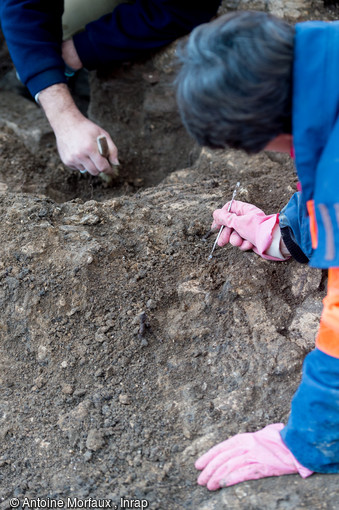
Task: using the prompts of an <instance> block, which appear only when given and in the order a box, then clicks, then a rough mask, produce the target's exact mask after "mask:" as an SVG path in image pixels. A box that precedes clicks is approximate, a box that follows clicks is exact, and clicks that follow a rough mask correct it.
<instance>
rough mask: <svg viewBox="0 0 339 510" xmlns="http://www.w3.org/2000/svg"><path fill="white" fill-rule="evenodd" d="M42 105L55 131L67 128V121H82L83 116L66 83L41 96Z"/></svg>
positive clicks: (50, 88)
mask: <svg viewBox="0 0 339 510" xmlns="http://www.w3.org/2000/svg"><path fill="white" fill-rule="evenodd" d="M39 103H40V104H41V106H42V108H43V110H44V112H45V114H46V117H47V119H48V121H49V123H50V124H51V126H52V128H53V131H54V132H57V131H58V130H59V129H60V128H62V129H64V128H65V123H66V122H67V119H72V121H73V120H77V119H79V120H80V119H82V118H83V115H82V113H81V112H80V111H79V109H78V107H77V106H76V104H75V102H74V100H73V98H72V96H71V93H70V91H69V89H68V87H67V85H66V84H64V83H57V84H56V85H52V86H51V87H48V88H47V89H44V90H42V91H41V92H40V94H39Z"/></svg>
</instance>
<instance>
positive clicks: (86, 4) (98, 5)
mask: <svg viewBox="0 0 339 510" xmlns="http://www.w3.org/2000/svg"><path fill="white" fill-rule="evenodd" d="M127 1H128V0H127ZM123 2H126V0H65V10H64V14H63V16H62V28H63V39H64V40H66V39H70V38H71V37H72V36H73V35H74V34H75V33H76V32H79V31H80V30H82V29H83V28H84V27H85V25H87V23H90V22H91V21H94V20H96V19H98V18H100V17H101V16H103V15H104V14H108V13H110V12H112V11H113V9H114V8H115V7H116V6H117V5H119V4H121V3H123Z"/></svg>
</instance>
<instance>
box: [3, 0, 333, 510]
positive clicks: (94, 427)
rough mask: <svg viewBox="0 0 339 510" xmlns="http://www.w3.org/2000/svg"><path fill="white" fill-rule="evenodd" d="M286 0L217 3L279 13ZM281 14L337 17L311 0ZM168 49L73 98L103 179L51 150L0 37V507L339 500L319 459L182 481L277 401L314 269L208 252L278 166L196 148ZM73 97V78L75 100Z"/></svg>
mask: <svg viewBox="0 0 339 510" xmlns="http://www.w3.org/2000/svg"><path fill="white" fill-rule="evenodd" d="M288 3H289V2H275V3H274V2H272V3H270V2H268V3H267V2H265V6H263V5H261V3H260V2H256V4H257V5H253V2H252V4H251V3H250V2H237V3H236V5H233V6H230V5H229V4H230V2H226V3H224V5H223V9H224V10H225V9H226V8H245V7H247V6H250V7H256V8H266V9H267V8H269V9H271V10H272V9H273V7H274V8H275V9H278V8H280V9H283V11H282V14H284V15H288V13H289V12H290V10H289V9H288V6H287V4H288ZM233 4H235V3H234V2H233ZM259 4H260V5H259ZM266 4H267V5H268V7H267V5H266ZM298 5H299V3H294V7H295V8H296V6H298ZM292 14H293V16H292V18H294V19H298V16H299V18H300V19H305V18H312V17H319V18H321V19H334V18H336V17H337V12H336V11H335V10H333V9H332V10H330V9H323V7H322V3H321V2H313V3H310V2H303V3H302V2H300V9H299V10H298V9H297V14H298V16H296V15H295V13H294V11H293V13H292ZM172 54H173V48H170V49H168V50H166V51H165V52H163V53H161V54H160V55H158V56H156V57H154V59H152V60H150V61H148V62H146V63H140V64H138V65H135V66H130V65H128V66H125V67H124V68H122V69H119V70H117V71H115V72H114V73H113V74H111V75H110V76H105V77H104V76H96V75H93V76H91V77H90V83H91V101H90V105H89V115H90V116H91V118H93V119H95V120H97V121H98V122H100V123H101V124H102V125H103V126H104V127H106V128H109V131H110V132H112V134H113V138H114V139H115V141H116V143H117V145H118V146H119V149H120V153H121V156H120V159H121V161H122V165H121V169H120V177H119V179H118V180H117V181H116V182H115V183H113V185H112V186H107V185H106V184H105V183H104V182H102V180H100V178H92V177H90V176H88V175H80V174H78V173H75V172H71V171H69V170H68V169H67V168H65V167H64V166H63V165H62V164H61V163H60V161H59V160H58V156H57V153H56V149H55V145H54V139H53V136H52V133H51V131H50V128H49V126H48V124H47V123H46V122H45V121H44V118H43V115H42V113H41V111H40V110H39V108H37V107H36V106H35V105H34V103H32V102H30V101H29V100H28V99H26V98H23V97H21V96H19V95H18V94H17V91H16V90H15V87H14V86H13V85H10V84H11V83H13V82H12V81H11V80H12V79H13V76H11V73H12V74H13V71H12V70H11V65H10V63H9V60H8V55H7V54H6V51H5V49H4V45H2V53H1V55H2V65H1V67H0V70H1V73H2V80H1V82H0V87H1V96H0V125H1V128H0V214H1V220H2V221H1V223H0V305H1V315H0V366H1V371H0V388H1V392H0V448H1V450H0V467H1V469H0V508H1V509H3V510H5V509H7V508H9V507H10V500H11V498H13V497H16V498H19V499H20V500H21V502H22V501H24V498H25V497H27V498H37V497H40V498H67V497H77V498H90V497H93V498H109V499H111V500H112V501H113V503H114V504H113V507H114V505H117V508H121V507H122V504H121V503H122V502H121V498H125V499H126V500H129V501H130V500H131V499H136V498H138V499H139V500H147V502H148V505H149V506H148V508H151V509H158V510H167V509H169V510H177V509H189V510H196V509H197V510H212V509H218V510H219V509H221V508H225V509H232V510H238V509H239V510H276V509H277V510H278V509H279V510H299V509H308V510H318V509H319V510H320V509H326V510H336V509H338V508H339V503H338V495H339V491H338V476H337V475H332V476H324V475H318V474H317V475H313V476H312V477H310V478H308V479H306V480H302V479H301V478H300V477H299V476H286V477H282V478H271V479H265V480H261V481H253V482H246V483H243V484H240V485H239V486H235V487H231V488H228V489H223V490H221V491H217V492H214V493H211V492H208V491H207V490H206V489H205V488H201V487H199V486H198V485H197V484H196V476H197V472H196V470H195V469H194V460H195V459H196V457H197V456H198V455H199V454H200V453H202V452H204V451H205V450H206V449H207V448H209V447H210V446H212V445H213V444H215V443H216V442H218V441H221V440H223V439H225V438H227V437H229V436H231V435H233V434H235V433H237V432H239V431H241V432H244V431H254V430H257V429H259V428H262V427H263V426H265V425H266V424H268V423H272V422H278V421H279V422H280V421H282V422H286V420H287V419H288V415H289V405H290V401H291V398H292V395H293V393H294V391H295V390H296V388H297V386H298V384H299V380H300V375H301V364H302V361H303V359H304V357H305V355H306V354H307V353H308V352H309V351H310V350H311V349H312V348H313V345H314V338H315V335H316V331H317V327H318V322H319V317H320V312H321V307H322V304H321V301H322V298H323V296H324V293H325V285H326V274H325V273H324V272H321V271H318V270H314V269H310V268H308V267H307V266H301V265H298V264H296V263H295V262H293V261H290V262H287V263H272V262H267V261H265V260H262V259H260V258H259V257H257V256H256V255H255V254H254V253H252V252H251V253H241V252H239V251H237V250H236V249H235V248H231V247H227V248H224V249H219V250H217V251H216V252H215V256H214V257H213V259H212V260H208V255H209V253H210V250H211V247H212V245H213V241H214V237H209V238H207V239H205V234H206V233H207V231H208V230H209V227H210V223H211V213H212V211H213V210H214V209H215V208H216V207H220V206H221V205H223V204H224V203H225V201H227V200H228V199H229V198H230V196H231V194H232V190H233V188H234V186H235V184H236V182H237V181H240V182H241V188H240V191H239V195H238V197H239V198H240V199H242V200H244V201H249V202H253V203H255V204H256V205H257V206H259V207H261V208H262V209H264V210H265V212H267V213H273V212H276V211H278V210H279V209H280V208H281V207H282V206H283V205H284V204H285V203H286V202H287V200H288V199H289V197H290V196H291V194H292V193H293V192H294V190H295V185H296V178H295V175H294V170H293V165H292V163H291V161H290V160H289V158H288V157H282V156H277V155H274V154H262V155H259V156H256V157H253V158H248V157H247V156H244V155H243V154H238V153H235V152H233V151H229V152H219V151H217V152H211V151H207V150H205V149H204V150H202V151H200V150H199V149H198V148H197V147H196V146H195V145H194V144H193V142H192V141H191V140H190V139H189V138H188V137H187V135H185V133H184V131H183V129H182V127H181V125H180V121H179V120H178V116H177V112H176V107H175V102H174V100H173V94H172V91H171V83H172V78H173V77H174V75H175V70H174V67H173V58H172ZM135 83H137V90H136V88H135V87H136V85H135ZM78 86H79V84H78ZM81 90H82V91H83V88H82V89H81ZM123 90H124V92H122V91H123ZM85 96H86V91H85V92H79V90H78V92H77V98H78V100H79V102H80V103H81V105H82V107H83V108H86V97H85ZM138 105H139V106H138ZM135 508H137V506H135Z"/></svg>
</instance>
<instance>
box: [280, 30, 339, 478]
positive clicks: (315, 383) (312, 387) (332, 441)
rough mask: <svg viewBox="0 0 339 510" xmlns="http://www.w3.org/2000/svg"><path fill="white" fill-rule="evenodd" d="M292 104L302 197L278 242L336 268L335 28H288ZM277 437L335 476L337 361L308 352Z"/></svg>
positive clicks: (338, 45) (338, 54)
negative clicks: (314, 239)
mask: <svg viewBox="0 0 339 510" xmlns="http://www.w3.org/2000/svg"><path fill="white" fill-rule="evenodd" d="M292 105H293V106H292V109H293V122H292V124H293V144H294V150H295V157H296V160H295V161H296V168H297V173H298V177H299V180H300V182H301V186H302V193H301V194H300V193H298V194H295V195H294V196H293V197H292V199H291V200H290V202H289V204H288V205H287V206H286V207H285V208H284V209H283V211H282V213H281V215H280V217H279V222H280V227H281V229H282V235H283V238H284V240H285V238H286V235H287V234H288V233H289V235H290V241H291V243H292V244H293V243H294V245H295V246H299V248H300V249H301V250H302V251H303V253H304V254H305V255H307V257H308V258H309V259H310V265H311V266H313V267H318V268H329V267H339V116H338V114H339V22H333V23H326V22H319V21H316V22H306V23H300V24H298V25H296V37H295V49H294V69H293V100H292ZM308 201H313V203H314V209H315V214H316V225H317V231H318V246H317V247H316V248H315V249H312V246H311V239H310V225H309V224H310V218H309V217H308V215H307V211H306V203H307V202H308ZM284 229H289V230H284ZM284 236H285V237H284ZM292 244H291V245H290V246H292ZM295 246H294V248H295ZM291 253H293V246H292V249H291ZM281 436H282V438H283V440H284V442H285V443H286V445H287V446H288V448H289V449H290V450H291V452H292V453H293V454H294V455H295V457H296V458H297V459H298V460H299V462H300V463H301V464H303V465H304V466H306V467H308V468H309V469H311V470H313V471H318V472H323V473H338V472H339V359H338V358H335V357H332V356H329V355H327V354H325V353H323V352H322V351H320V350H319V349H315V350H314V351H313V352H311V353H310V354H308V356H307V357H306V359H305V362H304V367H303V376H302V380H301V384H300V386H299V389H298V391H297V392H296V394H295V395H294V398H293V401H292V408H291V415H290V418H289V421H288V423H287V425H286V427H285V428H284V429H283V430H282V432H281Z"/></svg>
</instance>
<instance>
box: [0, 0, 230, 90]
mask: <svg viewBox="0 0 339 510" xmlns="http://www.w3.org/2000/svg"><path fill="white" fill-rule="evenodd" d="M220 1H221V0H209V1H208V2H192V1H190V0H136V1H135V2H134V3H133V4H130V3H129V4H126V3H125V4H121V5H119V6H118V7H116V8H115V9H114V11H113V12H112V13H111V14H109V15H106V16H103V17H102V18H100V19H99V20H97V21H94V22H92V23H89V24H88V25H87V26H86V29H85V30H84V31H83V32H80V33H78V34H76V35H75V36H74V38H73V40H74V44H75V46H76V49H77V51H78V54H79V57H80V59H81V61H82V63H83V64H84V67H86V68H87V69H97V68H100V67H107V66H112V65H113V64H114V63H117V62H122V61H126V60H130V59H136V58H138V57H141V56H144V55H145V53H146V52H149V51H152V50H156V49H158V48H161V47H162V46H165V45H167V44H169V43H170V42H172V41H174V40H175V39H176V38H178V37H180V36H182V35H184V34H186V33H188V32H190V31H191V30H192V29H193V28H194V27H195V26H197V25H199V24H201V23H204V22H207V21H209V20H210V18H211V17H212V16H214V15H215V14H216V12H217V9H218V6H219V4H220ZM62 13H63V1H62V0H52V1H47V0H1V1H0V19H1V25H2V30H3V32H4V35H5V38H6V42H7V45H8V48H9V51H10V54H11V57H12V60H13V62H14V65H15V67H16V70H17V72H18V74H19V76H20V79H21V81H22V82H23V83H24V84H25V85H27V87H28V88H29V90H30V92H31V94H32V95H33V96H35V94H36V93H37V92H39V91H40V90H42V89H44V88H46V87H48V86H50V85H53V84H55V83H65V82H66V78H65V76H64V67H65V65H64V62H63V60H62V57H61V42H62V28H61V16H62Z"/></svg>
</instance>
